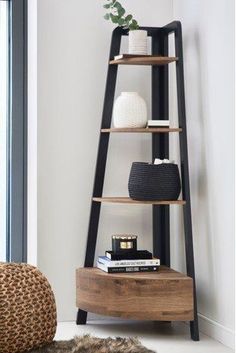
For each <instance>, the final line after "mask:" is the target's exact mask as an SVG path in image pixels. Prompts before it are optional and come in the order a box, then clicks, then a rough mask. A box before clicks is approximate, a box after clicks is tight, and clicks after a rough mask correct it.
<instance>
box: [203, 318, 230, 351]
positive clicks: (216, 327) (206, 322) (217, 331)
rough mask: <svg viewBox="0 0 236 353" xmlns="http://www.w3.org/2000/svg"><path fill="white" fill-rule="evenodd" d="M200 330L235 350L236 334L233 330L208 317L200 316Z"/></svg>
mask: <svg viewBox="0 0 236 353" xmlns="http://www.w3.org/2000/svg"><path fill="white" fill-rule="evenodd" d="M198 319H199V329H200V331H201V332H202V333H204V334H205V335H207V336H210V337H212V338H214V339H215V340H216V341H219V342H220V343H222V344H224V345H225V346H227V347H229V348H232V349H234V347H235V333H234V331H233V330H231V329H229V328H227V327H225V326H223V325H221V324H219V323H218V322H217V321H214V320H211V319H209V318H208V317H206V316H204V315H202V314H198Z"/></svg>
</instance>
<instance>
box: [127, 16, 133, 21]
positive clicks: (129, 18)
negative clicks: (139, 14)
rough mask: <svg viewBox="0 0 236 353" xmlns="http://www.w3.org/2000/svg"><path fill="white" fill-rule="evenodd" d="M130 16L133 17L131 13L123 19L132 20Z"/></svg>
mask: <svg viewBox="0 0 236 353" xmlns="http://www.w3.org/2000/svg"><path fill="white" fill-rule="evenodd" d="M132 18H133V16H132V15H128V16H126V17H125V21H127V22H129V21H131V20H132Z"/></svg>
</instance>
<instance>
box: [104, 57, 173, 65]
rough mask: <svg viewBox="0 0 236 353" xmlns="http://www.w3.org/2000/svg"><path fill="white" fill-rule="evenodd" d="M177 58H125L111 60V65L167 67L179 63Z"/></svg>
mask: <svg viewBox="0 0 236 353" xmlns="http://www.w3.org/2000/svg"><path fill="white" fill-rule="evenodd" d="M177 60H178V58H177V57H169V56H156V55H150V56H141V57H140V56H137V57H135V56H134V57H132V58H123V59H119V60H111V61H110V64H111V65H167V64H170V63H172V62H175V61H177Z"/></svg>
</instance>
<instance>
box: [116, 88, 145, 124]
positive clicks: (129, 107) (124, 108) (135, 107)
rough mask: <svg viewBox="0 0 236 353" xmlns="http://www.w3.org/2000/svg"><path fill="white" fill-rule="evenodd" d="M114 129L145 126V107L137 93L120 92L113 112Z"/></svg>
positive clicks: (143, 101)
mask: <svg viewBox="0 0 236 353" xmlns="http://www.w3.org/2000/svg"><path fill="white" fill-rule="evenodd" d="M113 124H114V127H116V128H142V127H146V125H147V105H146V102H145V100H144V99H143V98H142V97H141V96H140V95H139V94H138V93H137V92H122V93H121V95H120V96H119V97H118V98H117V99H116V101H115V104H114V110H113Z"/></svg>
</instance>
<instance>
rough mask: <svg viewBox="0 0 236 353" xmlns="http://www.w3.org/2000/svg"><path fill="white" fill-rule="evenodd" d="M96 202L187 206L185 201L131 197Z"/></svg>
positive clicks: (103, 199) (95, 199) (109, 198)
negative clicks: (143, 199)
mask: <svg viewBox="0 0 236 353" xmlns="http://www.w3.org/2000/svg"><path fill="white" fill-rule="evenodd" d="M93 201H95V202H108V203H125V204H140V205H142V204H145V205H185V204H186V202H185V201H184V200H173V201H172V200H170V201H138V200H133V199H131V198H130V197H115V196H114V197H93Z"/></svg>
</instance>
